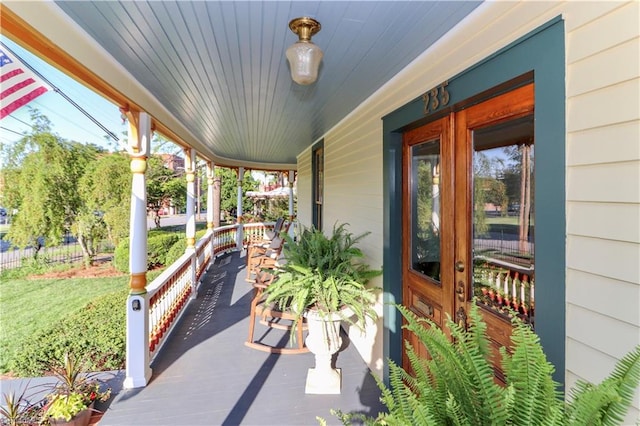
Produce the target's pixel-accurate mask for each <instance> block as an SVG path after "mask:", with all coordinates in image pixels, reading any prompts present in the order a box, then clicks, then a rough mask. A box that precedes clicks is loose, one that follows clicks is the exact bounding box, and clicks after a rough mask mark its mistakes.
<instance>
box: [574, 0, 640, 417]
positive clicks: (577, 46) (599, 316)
mask: <svg viewBox="0 0 640 426" xmlns="http://www.w3.org/2000/svg"><path fill="white" fill-rule="evenodd" d="M597 7H598V8H606V7H610V8H611V9H610V10H601V12H602V14H600V15H597V16H585V18H586V19H585V20H584V21H583V22H577V21H572V20H571V17H572V14H571V13H567V16H566V18H567V22H568V23H569V22H572V26H573V29H572V30H571V31H569V32H568V33H567V293H566V294H567V346H566V368H567V373H566V377H567V385H568V386H569V387H570V386H572V385H573V384H574V383H575V381H576V380H577V379H583V380H588V381H592V382H599V381H601V380H602V378H603V377H605V376H606V375H608V374H609V373H610V371H611V370H612V369H613V365H614V364H615V362H616V360H617V359H620V358H621V357H622V356H623V355H624V354H625V353H626V352H628V351H629V350H631V349H632V348H633V347H634V346H635V345H638V344H640V306H639V305H640V102H639V101H638V93H640V56H639V54H638V52H639V51H640V38H639V36H640V30H639V26H640V18H639V16H640V10H639V9H640V8H639V4H638V3H637V2H635V3H628V4H623V5H620V4H615V3H614V4H610V5H598V6H597ZM571 9H576V10H577V8H575V7H572V8H571ZM578 13H581V12H576V15H577V14H578ZM633 406H634V407H633V408H632V410H631V412H630V413H629V414H628V417H627V420H628V422H629V423H631V422H634V421H635V420H636V419H637V418H638V415H639V410H638V408H639V407H640V396H638V393H636V398H635V399H634V403H633Z"/></svg>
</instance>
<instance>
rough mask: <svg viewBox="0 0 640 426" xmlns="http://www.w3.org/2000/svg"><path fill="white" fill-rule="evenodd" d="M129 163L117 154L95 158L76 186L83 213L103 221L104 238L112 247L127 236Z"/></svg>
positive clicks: (129, 191)
mask: <svg viewBox="0 0 640 426" xmlns="http://www.w3.org/2000/svg"><path fill="white" fill-rule="evenodd" d="M129 162H130V159H129V157H128V156H127V155H125V154H121V153H115V154H103V155H99V156H98V157H97V158H96V159H95V161H94V162H93V163H91V164H90V165H89V166H88V167H87V170H86V172H85V174H84V176H83V177H82V179H81V180H80V182H79V185H78V187H79V192H80V194H81V196H82V198H83V200H84V202H85V206H86V212H87V213H91V216H93V217H94V218H95V217H100V218H101V219H102V220H103V221H104V225H105V227H106V235H107V237H108V238H109V240H111V241H112V242H113V244H114V245H117V244H118V243H119V241H120V240H121V239H122V238H124V237H126V236H127V235H129V214H130V199H131V172H130V168H129ZM94 213H97V214H94ZM92 221H93V220H92Z"/></svg>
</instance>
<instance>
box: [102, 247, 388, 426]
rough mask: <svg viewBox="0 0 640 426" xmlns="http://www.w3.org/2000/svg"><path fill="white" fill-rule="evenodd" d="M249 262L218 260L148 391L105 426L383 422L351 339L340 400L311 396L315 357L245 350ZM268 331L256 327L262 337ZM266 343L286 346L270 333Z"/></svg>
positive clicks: (123, 402)
mask: <svg viewBox="0 0 640 426" xmlns="http://www.w3.org/2000/svg"><path fill="white" fill-rule="evenodd" d="M245 274H246V271H245V259H244V257H241V256H240V254H239V253H232V254H228V255H224V256H221V257H220V258H218V259H216V261H215V264H214V266H213V267H211V268H210V269H209V271H208V272H207V274H206V276H205V278H204V280H203V283H202V285H201V286H200V289H199V292H198V297H197V299H196V300H194V301H192V302H191V303H190V305H189V306H188V308H187V311H186V312H185V315H184V316H183V318H182V319H181V321H180V322H179V323H178V325H177V327H176V329H175V330H174V332H173V334H172V335H171V337H170V338H169V341H168V342H167V343H166V344H165V347H164V348H163V350H162V352H161V353H160V354H159V355H158V357H157V358H156V359H155V360H154V362H153V364H152V368H153V377H152V379H151V381H150V383H149V385H148V386H147V387H145V388H141V389H134V390H125V391H120V392H119V393H118V394H117V395H116V396H115V397H114V398H113V401H112V402H111V404H110V405H109V407H108V409H107V410H106V412H105V414H104V416H103V417H102V419H101V421H100V426H110V425H114V426H115V425H127V426H130V425H317V424H318V421H317V420H316V416H320V417H323V418H324V419H326V420H327V422H328V423H329V424H340V422H339V421H338V419H337V418H336V417H335V416H332V415H331V414H330V412H329V410H330V409H332V408H334V409H341V410H342V411H344V412H360V413H366V414H368V415H376V414H377V413H378V412H379V411H381V410H383V409H384V408H383V406H382V404H381V403H380V402H379V397H380V392H379V390H378V388H377V386H376V384H375V381H374V379H373V377H372V376H371V373H370V371H369V369H368V368H367V366H366V364H365V363H364V362H363V360H362V358H361V357H360V355H359V354H358V352H357V351H356V349H355V348H354V347H353V345H350V344H349V342H348V339H347V338H346V336H343V341H344V344H343V348H342V351H341V352H339V354H338V357H337V361H336V367H337V368H341V369H342V393H341V394H340V395H306V394H305V393H304V389H305V380H306V375H307V369H308V368H311V367H313V366H314V357H313V355H312V354H310V353H305V354H298V355H277V354H269V353H266V352H262V351H257V350H255V349H251V348H249V347H247V346H245V345H244V341H245V340H246V338H247V332H248V320H249V317H248V315H249V303H250V301H251V296H252V290H251V286H250V284H249V283H247V282H245V280H244V278H245ZM266 330H267V329H266V327H264V326H261V325H260V324H257V325H256V337H258V336H261V335H262V333H263V332H264V331H266ZM270 330H271V331H270V332H269V334H268V335H267V336H265V339H278V340H281V341H283V342H285V343H286V341H287V339H288V335H287V334H284V332H281V331H278V330H274V329H270Z"/></svg>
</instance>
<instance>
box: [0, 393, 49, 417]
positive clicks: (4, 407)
mask: <svg viewBox="0 0 640 426" xmlns="http://www.w3.org/2000/svg"><path fill="white" fill-rule="evenodd" d="M28 387H29V385H28V384H27V385H26V386H25V388H24V389H23V390H22V392H21V393H20V394H19V395H18V394H17V393H16V392H15V391H10V392H7V393H4V394H3V395H2V399H3V401H2V403H1V404H0V416H1V417H0V425H3V426H5V425H6V426H18V425H36V424H39V423H40V418H41V416H42V404H32V403H30V402H29V401H28V399H27V397H26V396H25V394H26V392H27V389H28Z"/></svg>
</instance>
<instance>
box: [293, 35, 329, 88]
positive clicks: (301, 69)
mask: <svg viewBox="0 0 640 426" xmlns="http://www.w3.org/2000/svg"><path fill="white" fill-rule="evenodd" d="M322 55H323V53H322V49H320V48H319V47H318V46H316V45H315V44H313V43H311V42H310V41H306V42H305V41H298V42H296V43H294V44H292V45H291V46H289V48H288V49H287V59H288V60H289V65H290V66H291V78H292V79H293V81H295V82H296V83H298V84H301V85H303V86H305V85H308V84H311V83H313V82H314V81H316V79H317V78H318V68H319V67H320V61H322Z"/></svg>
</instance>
